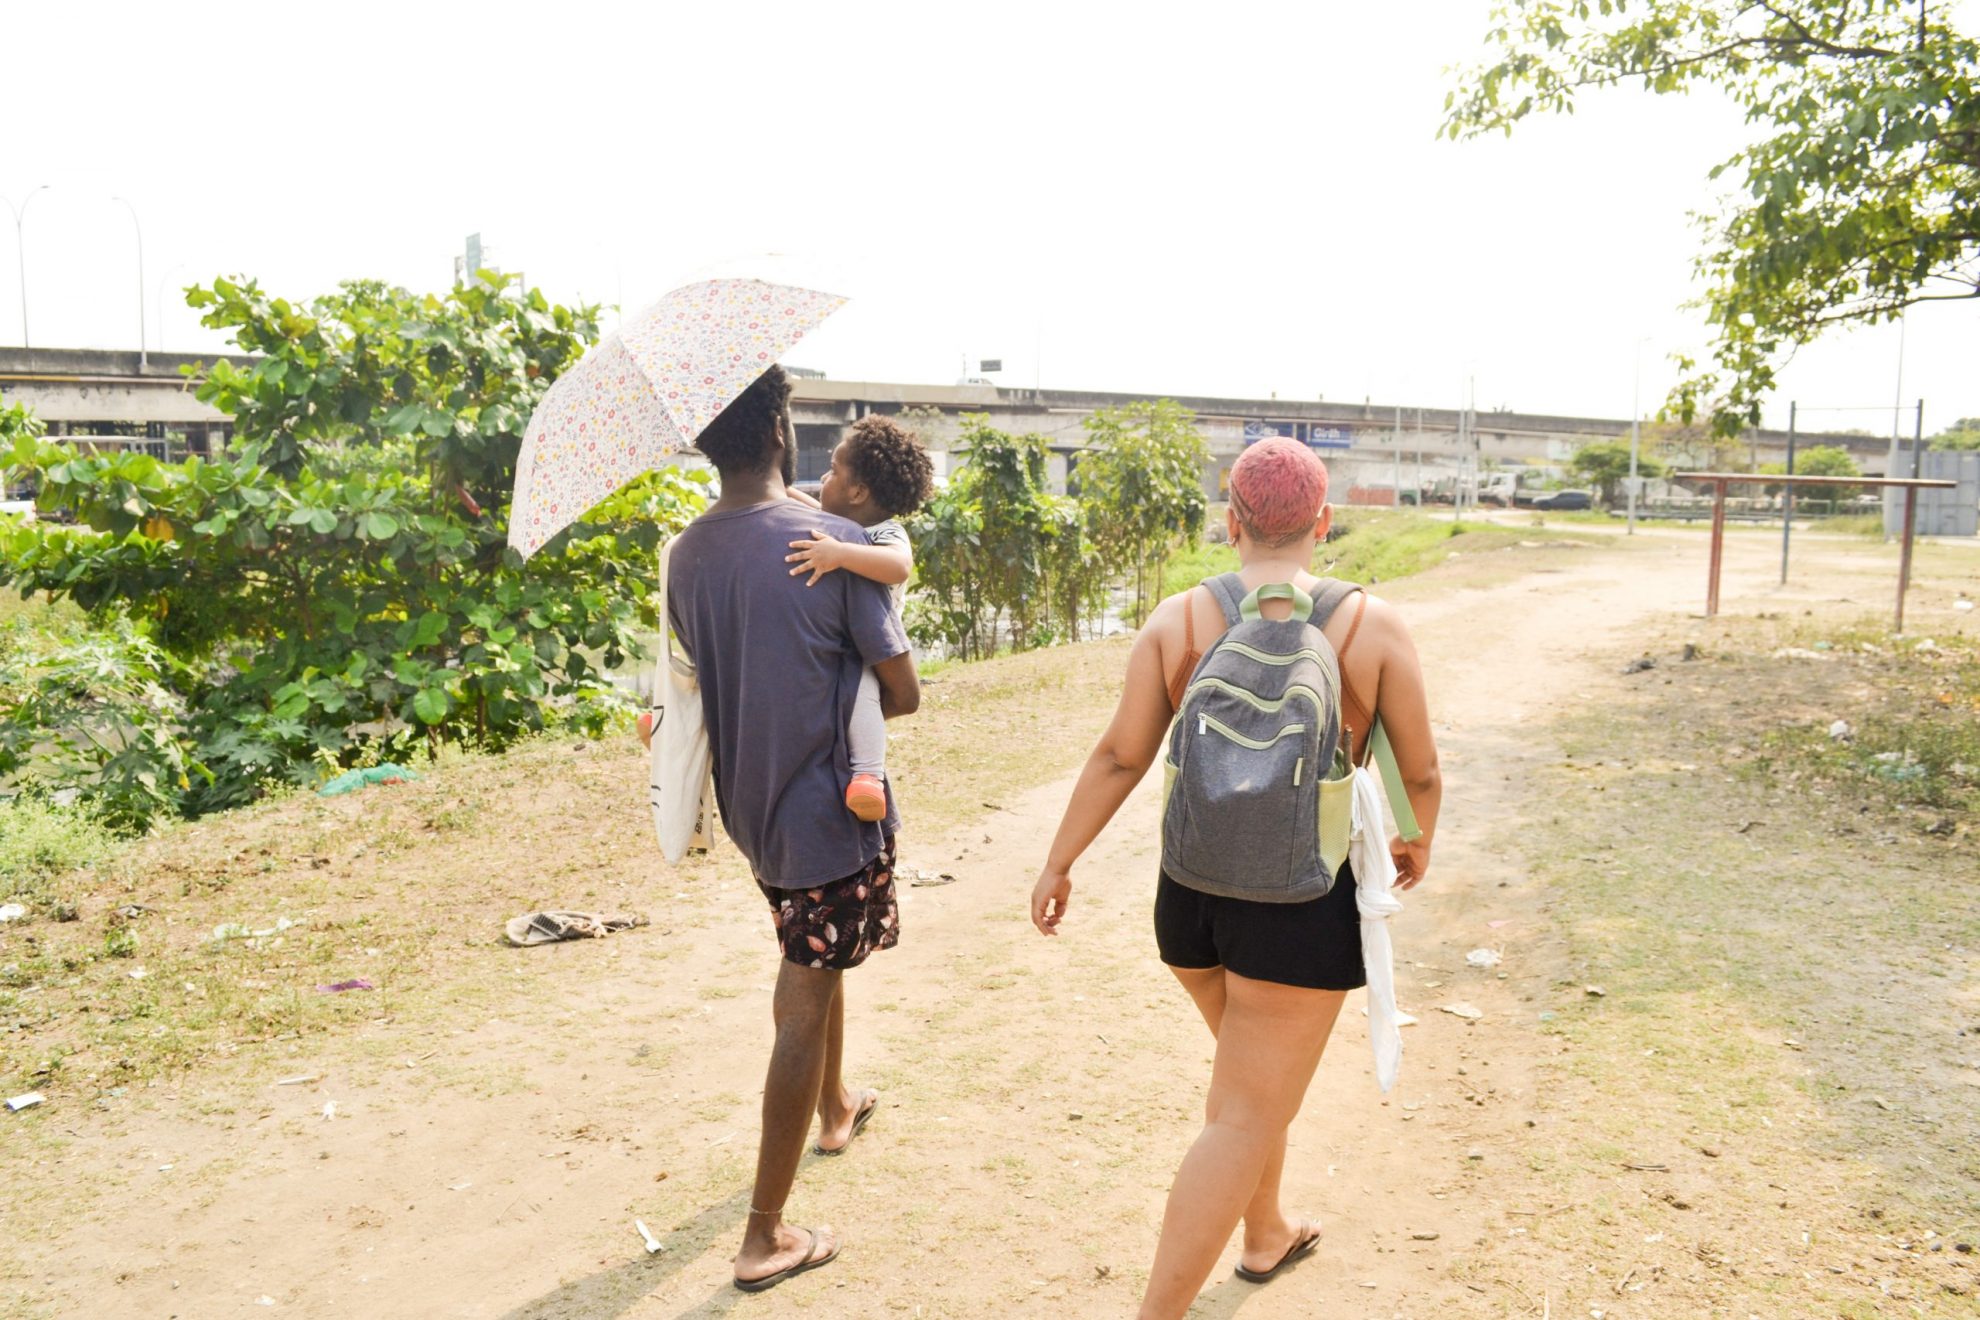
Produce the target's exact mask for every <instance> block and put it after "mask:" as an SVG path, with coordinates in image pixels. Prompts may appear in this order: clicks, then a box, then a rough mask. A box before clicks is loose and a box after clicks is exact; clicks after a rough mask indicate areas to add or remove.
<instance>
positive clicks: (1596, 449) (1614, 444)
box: [1568, 440, 1666, 507]
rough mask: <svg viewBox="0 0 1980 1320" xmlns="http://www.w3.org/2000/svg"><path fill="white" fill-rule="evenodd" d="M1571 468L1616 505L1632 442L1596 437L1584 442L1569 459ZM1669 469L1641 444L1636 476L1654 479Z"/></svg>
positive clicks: (1648, 479)
mask: <svg viewBox="0 0 1980 1320" xmlns="http://www.w3.org/2000/svg"><path fill="white" fill-rule="evenodd" d="M1568 470H1569V471H1571V472H1573V473H1574V474H1575V475H1576V476H1577V477H1580V478H1581V479H1582V480H1583V481H1586V482H1588V483H1590V484H1591V485H1594V486H1596V487H1598V488H1599V489H1600V491H1601V497H1602V503H1604V504H1606V505H1609V506H1611V507H1613V506H1614V505H1615V504H1616V502H1617V500H1618V499H1619V498H1620V495H1619V493H1618V492H1620V491H1621V490H1622V483H1623V481H1624V480H1625V479H1626V478H1627V477H1628V476H1629V442H1628V441H1626V440H1595V441H1591V442H1590V443H1588V444H1585V445H1583V446H1582V447H1581V448H1580V449H1577V450H1576V451H1575V453H1574V457H1573V458H1571V459H1569V460H1568ZM1665 471H1666V469H1665V467H1664V465H1663V463H1662V462H1660V461H1659V460H1657V459H1656V458H1654V457H1652V456H1651V455H1649V454H1646V453H1644V452H1643V446H1642V445H1641V444H1640V443H1639V444H1638V446H1637V455H1636V475H1638V476H1639V477H1642V478H1644V479H1645V480H1647V481H1654V480H1655V479H1656V478H1658V477H1661V476H1663V475H1664V472H1665Z"/></svg>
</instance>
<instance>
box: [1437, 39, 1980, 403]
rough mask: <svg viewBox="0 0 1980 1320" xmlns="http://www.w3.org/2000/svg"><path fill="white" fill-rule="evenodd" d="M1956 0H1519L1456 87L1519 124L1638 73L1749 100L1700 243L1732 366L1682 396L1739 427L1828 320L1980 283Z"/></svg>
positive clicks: (1971, 46) (1479, 127)
mask: <svg viewBox="0 0 1980 1320" xmlns="http://www.w3.org/2000/svg"><path fill="white" fill-rule="evenodd" d="M1946 8H1947V7H1946V6H1944V5H1940V6H1936V7H1933V6H1928V5H1926V4H1924V3H1920V2H1918V0H1852V2H1851V3H1838V2H1837V0H1775V2H1772V3H1751V2H1749V0H1512V2H1506V0H1502V2H1501V3H1499V4H1497V5H1496V6H1495V7H1494V10H1493V26H1492V28H1491V30H1490V32H1489V34H1488V36H1487V39H1486V40H1487V44H1488V45H1490V46H1493V47H1496V48H1497V49H1496V56H1497V57H1496V60H1495V62H1492V63H1488V64H1485V65H1483V66H1482V67H1479V68H1475V69H1473V70H1471V71H1469V72H1468V73H1466V74H1465V75H1464V76H1463V77H1462V80H1461V82H1460V84H1459V86H1458V87H1457V88H1456V89H1455V90H1453V91H1452V92H1451V93H1450V94H1449V95H1448V96H1447V97H1446V99H1445V110H1446V119H1445V123H1444V131H1445V132H1446V133H1448V134H1449V135H1450V136H1451V137H1453V138H1463V137H1469V136H1473V135H1476V134H1480V133H1485V132H1489V131H1492V130H1495V129H1496V130H1501V131H1504V132H1507V133H1510V132H1511V131H1512V129H1513V126H1514V125H1515V124H1517V123H1519V122H1520V121H1521V120H1523V119H1525V118H1526V117H1527V116H1529V115H1532V114H1536V113H1544V112H1572V111H1573V109H1574V107H1575V104H1576V102H1577V99H1578V97H1579V96H1580V94H1581V93H1582V92H1583V91H1585V90H1587V89H1589V88H1599V87H1606V86H1610V85H1612V84H1616V83H1624V82H1639V83H1640V84H1641V85H1642V86H1643V87H1644V88H1645V89H1647V90H1649V91H1651V92H1654V93H1657V94H1660V95H1662V94H1668V93H1678V92H1684V91H1688V90H1690V89H1691V88H1692V87H1694V86H1698V85H1706V86H1711V87H1714V88H1717V89H1718V90H1720V91H1721V92H1723V93H1724V94H1725V95H1727V96H1729V97H1731V98H1732V99H1733V100H1734V101H1735V102H1736V103H1737V104H1739V105H1741V106H1742V107H1744V109H1745V111H1746V117H1747V120H1748V122H1749V123H1751V124H1753V125H1754V126H1755V127H1756V129H1757V132H1758V137H1757V140H1755V141H1754V142H1752V143H1751V144H1749V145H1747V146H1745V147H1743V148H1741V149H1740V150H1739V151H1737V152H1735V153H1734V154H1733V155H1732V156H1731V157H1729V158H1728V159H1726V160H1725V161H1723V162H1722V163H1720V164H1719V165H1718V166H1717V167H1716V168H1715V169H1714V170H1713V171H1712V177H1713V178H1714V179H1717V178H1720V177H1721V176H1725V177H1728V178H1730V179H1732V180H1733V181H1735V182H1736V184H1737V187H1738V190H1739V192H1737V193H1735V194H1733V195H1732V196H1731V197H1729V198H1728V199H1727V200H1726V202H1725V203H1724V206H1723V209H1722V211H1721V213H1720V214H1719V215H1718V216H1717V217H1716V218H1715V219H1712V220H1711V221H1710V226H1711V240H1710V242H1709V244H1708V245H1707V247H1706V248H1705V250H1704V252H1703V253H1702V254H1701V255H1700V256H1699V257H1698V259H1697V269H1698V273H1699V275H1700V277H1701V279H1702V280H1703V282H1704V285H1705V291H1704V295H1703V305H1704V308H1705V311H1706V315H1707V318H1708V320H1709V322H1710V324H1711V326H1712V328H1713V334H1714V343H1713V357H1714V358H1715V367H1714V369H1712V370H1708V371H1705V372H1703V373H1698V372H1696V371H1695V370H1694V371H1691V372H1688V373H1687V377H1686V379H1685V381H1684V382H1683V383H1681V384H1680V385H1679V387H1678V389H1677V390H1676V391H1675V392H1674V394H1673V398H1672V405H1673V411H1674V412H1676V413H1678V414H1679V415H1680V416H1682V417H1684V418H1686V419H1687V420H1689V419H1690V418H1691V417H1692V416H1694V415H1695V414H1696V413H1698V412H1699V411H1700V410H1701V409H1702V410H1703V411H1706V412H1709V413H1710V415H1711V417H1712V421H1713V425H1714V427H1715V428H1716V429H1718V430H1719V431H1720V432H1721V433H1722V434H1726V435H1731V434H1734V433H1736V432H1737V431H1738V430H1739V429H1740V428H1741V427H1743V426H1746V425H1749V424H1752V423H1756V422H1757V421H1758V420H1759V408H1760V402H1761V400H1762V399H1763V398H1764V397H1765V395H1766V394H1767V392H1768V390H1769V389H1771V388H1772V386H1773V383H1774V378H1775V374H1776V371H1777V370H1778V368H1779V367H1780V365H1781V364H1782V362H1783V361H1784V360H1785V358H1786V357H1787V356H1788V355H1789V354H1791V353H1792V351H1793V350H1794V349H1795V348H1796V347H1797V346H1799V345H1801V344H1803V343H1806V342H1808V341H1810V340H1812V339H1814V338H1815V337H1816V336H1818V335H1819V334H1821V333H1822V332H1823V331H1824V330H1825V329H1827V328H1828V327H1829V326H1831V325H1835V324H1838V323H1844V322H1876V321H1883V320H1889V319H1891V318H1893V317H1895V316H1897V315H1898V314H1899V313H1901V312H1902V311H1903V310H1904V309H1905V308H1907V307H1909V306H1912V305H1914V304H1916V303H1921V302H1930V301H1938V300H1944V299H1968V298H1975V297H1980V44H1976V42H1975V41H1974V40H1973V39H1972V38H1971V37H1969V36H1966V35H1963V34H1961V33H1959V32H1957V31H1955V30H1954V29H1953V28H1952V27H1951V26H1950V25H1949V24H1948V23H1947V22H1946V20H1945V18H1944V11H1945V9H1946ZM1739 193H1743V194H1744V195H1743V196H1740V195H1739ZM1690 365H1691V364H1687V366H1690Z"/></svg>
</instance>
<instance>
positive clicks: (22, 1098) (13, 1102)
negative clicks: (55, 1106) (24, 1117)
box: [7, 1091, 48, 1114]
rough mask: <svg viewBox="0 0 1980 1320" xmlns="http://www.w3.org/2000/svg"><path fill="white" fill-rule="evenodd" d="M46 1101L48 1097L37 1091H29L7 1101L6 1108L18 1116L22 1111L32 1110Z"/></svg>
mask: <svg viewBox="0 0 1980 1320" xmlns="http://www.w3.org/2000/svg"><path fill="white" fill-rule="evenodd" d="M47 1099H48V1097H47V1096H45V1095H43V1094H42V1093H41V1092H39V1091H29V1092H28V1093H27V1094H26V1095H17V1096H14V1097H13V1098H11V1099H9V1100H8V1101H7V1108H8V1109H11V1110H12V1111H13V1112H15V1113H17V1114H18V1113H20V1112H21V1110H23V1109H32V1108H34V1107H35V1106H36V1105H38V1104H42V1103H45V1102H46V1101H47Z"/></svg>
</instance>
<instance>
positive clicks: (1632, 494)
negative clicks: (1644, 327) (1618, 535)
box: [1629, 335, 1650, 536]
mask: <svg viewBox="0 0 1980 1320" xmlns="http://www.w3.org/2000/svg"><path fill="white" fill-rule="evenodd" d="M1649 338H1650V336H1648V335H1644V336H1643V337H1642V338H1640V339H1638V340H1637V341H1636V353H1635V358H1636V370H1635V371H1634V373H1632V375H1631V383H1630V390H1629V535H1631V536H1635V535H1636V491H1637V484H1636V451H1637V447H1638V444H1639V439H1640V435H1641V432H1642V429H1643V345H1644V344H1645V343H1646V342H1648V340H1649Z"/></svg>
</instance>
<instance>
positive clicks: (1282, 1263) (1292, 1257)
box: [1237, 1222, 1320, 1283]
mask: <svg viewBox="0 0 1980 1320" xmlns="http://www.w3.org/2000/svg"><path fill="white" fill-rule="evenodd" d="M1319 1245H1320V1225H1318V1224H1309V1223H1305V1222H1301V1224H1300V1226H1299V1236H1297V1237H1295V1238H1294V1239H1293V1244H1292V1245H1291V1246H1290V1247H1287V1248H1286V1254H1285V1255H1283V1256H1281V1257H1279V1263H1278V1264H1277V1265H1274V1266H1273V1267H1272V1268H1271V1269H1269V1270H1248V1269H1246V1268H1245V1267H1244V1266H1243V1265H1239V1266H1238V1267H1237V1276H1238V1277H1239V1278H1240V1279H1243V1280H1244V1281H1245V1282H1246V1283H1270V1282H1271V1281H1272V1280H1273V1279H1274V1278H1276V1277H1277V1276H1278V1273H1279V1271H1280V1270H1283V1269H1284V1268H1285V1267H1286V1266H1288V1265H1290V1264H1292V1263H1293V1262H1294V1261H1296V1260H1302V1259H1304V1258H1305V1257H1307V1256H1310V1255H1312V1254H1313V1249H1314V1248H1315V1247H1317V1246H1319Z"/></svg>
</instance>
